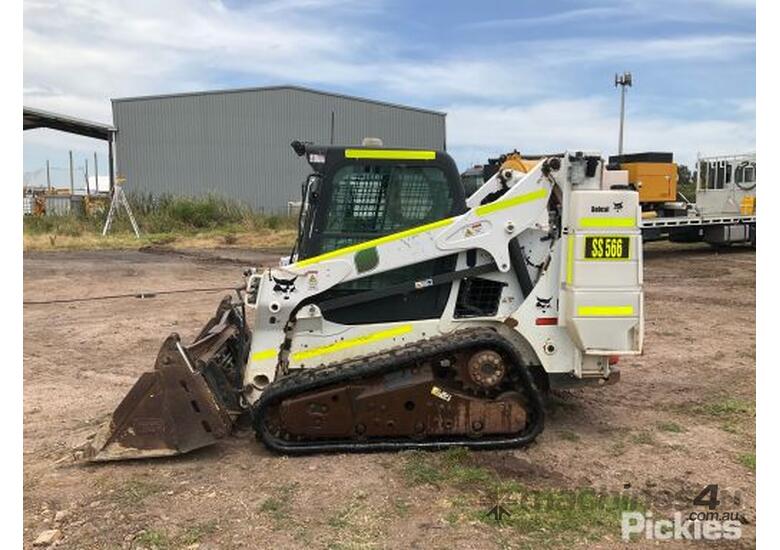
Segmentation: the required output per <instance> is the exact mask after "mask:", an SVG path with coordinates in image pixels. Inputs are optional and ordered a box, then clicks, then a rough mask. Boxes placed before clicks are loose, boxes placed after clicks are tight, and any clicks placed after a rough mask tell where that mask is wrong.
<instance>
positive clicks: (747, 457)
mask: <svg viewBox="0 0 780 550" xmlns="http://www.w3.org/2000/svg"><path fill="white" fill-rule="evenodd" d="M737 460H738V461H739V463H740V464H742V465H743V466H744V467H745V468H748V469H750V470H753V471H754V472H755V471H756V453H745V454H741V455H739V456H738V457H737Z"/></svg>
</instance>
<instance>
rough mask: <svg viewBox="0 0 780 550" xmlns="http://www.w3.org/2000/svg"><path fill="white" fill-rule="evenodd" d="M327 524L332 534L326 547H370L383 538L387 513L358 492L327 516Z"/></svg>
mask: <svg viewBox="0 0 780 550" xmlns="http://www.w3.org/2000/svg"><path fill="white" fill-rule="evenodd" d="M327 525H328V527H329V528H330V530H331V531H332V535H333V538H332V540H331V541H330V543H329V544H328V548H372V547H375V546H377V541H379V540H382V538H383V534H384V530H385V526H386V525H387V514H386V510H385V509H383V508H381V507H377V506H375V505H372V504H371V503H370V502H369V501H368V499H367V495H366V494H365V493H363V492H358V493H356V494H355V495H353V497H352V499H351V500H350V501H349V502H348V503H347V504H346V505H344V506H341V507H339V508H337V509H336V510H335V511H334V512H333V514H332V515H331V516H329V517H328V519H327Z"/></svg>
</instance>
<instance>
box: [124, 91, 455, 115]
mask: <svg viewBox="0 0 780 550" xmlns="http://www.w3.org/2000/svg"><path fill="white" fill-rule="evenodd" d="M273 90H295V91H298V92H307V93H311V94H318V95H323V96H329V97H339V98H342V99H349V100H351V101H362V102H364V103H372V104H374V105H383V106H385V107H394V108H396V109H406V110H409V111H418V112H422V113H428V114H433V115H439V116H447V113H445V112H443V111H434V110H431V109H422V108H420V107H411V106H409V105H401V104H399V103H390V102H387V101H378V100H375V99H368V98H365V97H358V96H351V95H346V94H337V93H332V92H324V91H322V90H314V89H312V88H306V87H304V86H293V85H280V86H260V87H254V88H228V89H224V90H204V91H200V92H182V93H174V94H158V95H146V96H138V97H120V98H115V99H112V100H111V101H112V102H115V103H116V102H130V101H145V100H150V99H169V98H177V97H190V96H199V95H217V94H237V93H245V92H268V91H273Z"/></svg>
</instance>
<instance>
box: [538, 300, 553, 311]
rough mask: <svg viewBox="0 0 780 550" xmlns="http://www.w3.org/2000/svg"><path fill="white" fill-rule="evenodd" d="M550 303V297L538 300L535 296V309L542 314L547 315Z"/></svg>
mask: <svg viewBox="0 0 780 550" xmlns="http://www.w3.org/2000/svg"><path fill="white" fill-rule="evenodd" d="M550 302H552V296H550V297H549V298H540V297H539V296H537V297H536V309H538V310H540V311H541V312H542V313H547V310H549V309H550Z"/></svg>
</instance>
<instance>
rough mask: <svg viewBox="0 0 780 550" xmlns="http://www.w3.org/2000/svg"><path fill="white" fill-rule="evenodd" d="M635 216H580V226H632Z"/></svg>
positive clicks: (634, 222) (634, 224)
mask: <svg viewBox="0 0 780 550" xmlns="http://www.w3.org/2000/svg"><path fill="white" fill-rule="evenodd" d="M634 226H636V219H635V218H580V227H634Z"/></svg>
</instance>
